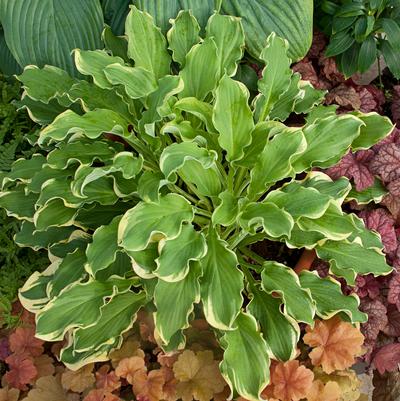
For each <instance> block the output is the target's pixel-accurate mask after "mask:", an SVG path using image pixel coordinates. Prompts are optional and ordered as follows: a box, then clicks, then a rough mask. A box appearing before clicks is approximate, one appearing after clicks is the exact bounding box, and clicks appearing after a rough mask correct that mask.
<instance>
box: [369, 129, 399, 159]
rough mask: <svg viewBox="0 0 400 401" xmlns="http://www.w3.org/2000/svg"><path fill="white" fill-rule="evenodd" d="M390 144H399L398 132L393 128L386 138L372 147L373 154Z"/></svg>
mask: <svg viewBox="0 0 400 401" xmlns="http://www.w3.org/2000/svg"><path fill="white" fill-rule="evenodd" d="M390 143H396V144H398V145H399V144H400V130H399V129H398V128H396V127H395V128H394V129H393V131H392V132H391V133H390V135H388V136H387V137H385V138H383V139H382V140H381V141H380V142H378V143H377V144H376V145H374V146H373V147H372V150H373V151H374V152H376V153H377V152H378V151H379V150H380V149H381V148H383V147H384V146H386V145H388V144H390Z"/></svg>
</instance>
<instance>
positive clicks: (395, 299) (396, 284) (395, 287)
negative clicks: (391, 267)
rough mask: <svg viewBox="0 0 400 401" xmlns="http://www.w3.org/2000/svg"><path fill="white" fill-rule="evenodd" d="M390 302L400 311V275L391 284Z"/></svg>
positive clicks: (394, 277)
mask: <svg viewBox="0 0 400 401" xmlns="http://www.w3.org/2000/svg"><path fill="white" fill-rule="evenodd" d="M387 299H388V302H389V303H390V304H393V305H396V306H397V309H398V310H399V311H400V274H395V275H394V276H393V277H392V279H391V280H390V283H389V293H388V297H387Z"/></svg>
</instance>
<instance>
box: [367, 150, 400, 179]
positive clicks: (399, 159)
mask: <svg viewBox="0 0 400 401" xmlns="http://www.w3.org/2000/svg"><path fill="white" fill-rule="evenodd" d="M370 168H371V171H372V172H373V173H374V174H377V175H379V176H380V177H381V178H382V180H383V181H385V182H390V181H393V180H395V179H397V178H400V146H398V145H397V144H395V143H389V144H387V145H385V146H382V147H381V148H380V149H379V151H378V153H377V154H376V155H375V157H374V158H373V160H372V161H371V164H370Z"/></svg>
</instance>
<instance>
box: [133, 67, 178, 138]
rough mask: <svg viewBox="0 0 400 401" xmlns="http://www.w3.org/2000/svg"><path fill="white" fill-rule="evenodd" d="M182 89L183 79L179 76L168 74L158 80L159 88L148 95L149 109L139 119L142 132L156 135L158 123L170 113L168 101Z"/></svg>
mask: <svg viewBox="0 0 400 401" xmlns="http://www.w3.org/2000/svg"><path fill="white" fill-rule="evenodd" d="M182 90H183V81H182V79H180V77H179V76H176V75H167V76H165V77H163V78H161V79H159V80H158V88H157V89H156V90H155V91H154V92H151V93H150V94H149V96H148V97H147V100H146V103H147V104H148V109H147V110H146V111H145V112H144V113H143V116H142V118H141V120H140V121H139V129H140V130H141V132H142V133H146V134H147V135H150V136H152V137H154V136H156V129H155V125H156V123H157V122H158V121H161V120H162V118H163V117H165V116H166V115H168V114H170V110H169V105H168V102H169V101H170V100H171V98H172V96H174V95H176V94H177V93H179V92H181V91H182ZM164 109H165V110H164Z"/></svg>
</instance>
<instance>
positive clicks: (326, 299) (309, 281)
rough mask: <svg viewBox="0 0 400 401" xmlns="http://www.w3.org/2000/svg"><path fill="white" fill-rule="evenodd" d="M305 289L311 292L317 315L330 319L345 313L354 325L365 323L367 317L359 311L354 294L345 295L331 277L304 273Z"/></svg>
mask: <svg viewBox="0 0 400 401" xmlns="http://www.w3.org/2000/svg"><path fill="white" fill-rule="evenodd" d="M299 279H300V284H301V286H302V287H303V288H308V289H309V290H310V291H311V296H312V298H313V300H314V301H315V307H316V314H317V315H318V316H319V317H320V318H322V319H330V318H331V317H332V316H333V315H335V314H336V313H338V312H344V313H346V315H348V316H349V318H350V320H351V322H352V323H364V322H366V321H367V318H368V317H367V315H366V314H365V313H362V312H360V311H359V310H358V307H359V304H360V301H359V299H358V297H357V296H356V295H354V294H351V295H348V296H346V295H343V293H342V289H341V286H340V283H339V282H338V281H336V280H334V279H333V278H331V277H326V278H321V277H319V276H318V273H317V272H315V271H314V272H309V271H303V272H301V273H300V276H299Z"/></svg>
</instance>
